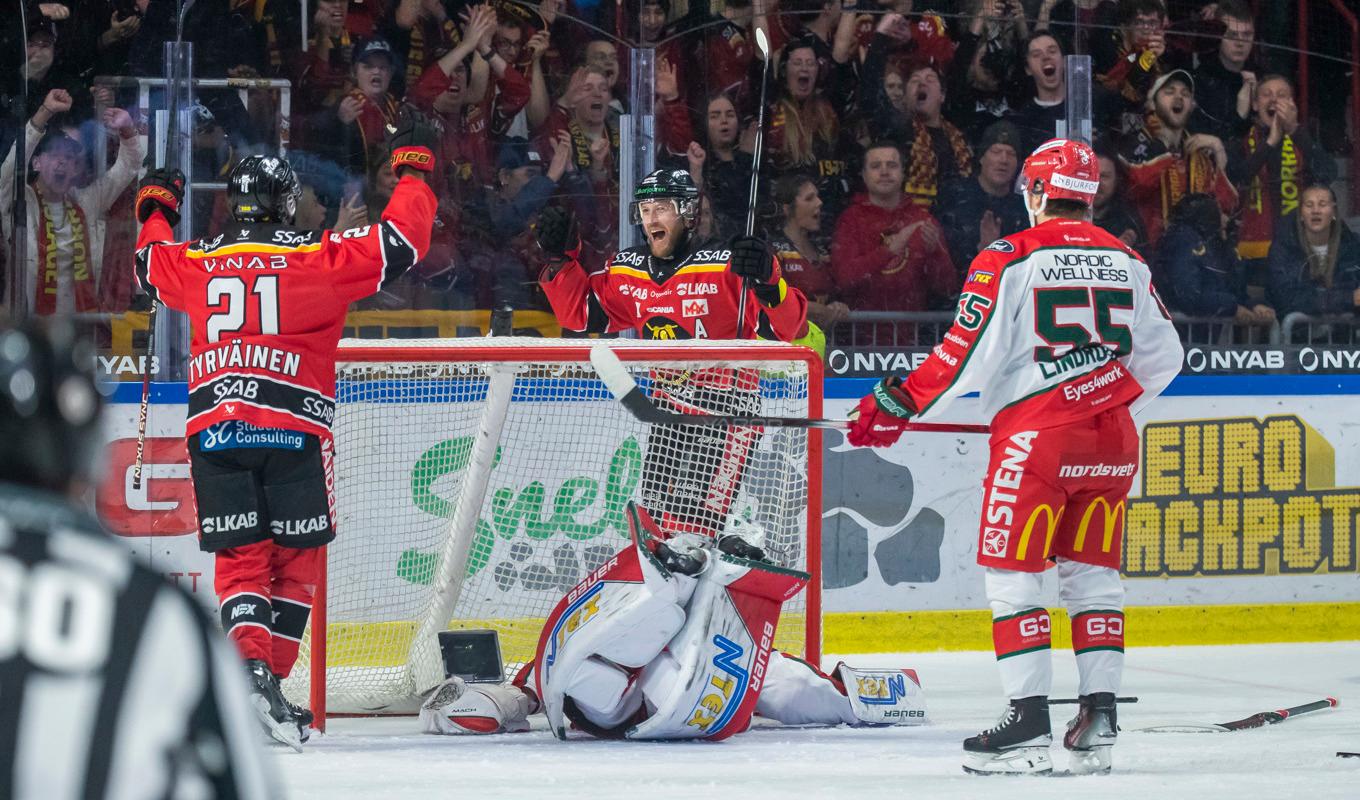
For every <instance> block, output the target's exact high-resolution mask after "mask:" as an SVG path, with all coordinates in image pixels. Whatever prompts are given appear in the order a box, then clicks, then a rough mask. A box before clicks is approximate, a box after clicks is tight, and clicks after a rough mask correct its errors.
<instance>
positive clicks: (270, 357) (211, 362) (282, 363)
mask: <svg viewBox="0 0 1360 800" xmlns="http://www.w3.org/2000/svg"><path fill="white" fill-rule="evenodd" d="M301 365H302V356H300V355H298V354H297V353H293V352H290V351H288V350H282V349H280V348H277V347H270V346H269V345H263V344H252V343H250V342H242V341H241V340H240V339H232V340H231V341H229V342H227V343H225V344H222V345H219V346H217V347H216V348H214V349H212V350H204V351H203V352H202V353H199V354H198V355H196V356H194V357H193V358H191V359H189V382H190V383H195V382H197V381H200V380H203V379H204V378H206V377H208V376H209V375H212V374H213V373H215V372H217V371H218V370H220V369H232V368H242V369H263V370H268V371H269V372H274V373H278V374H280V375H288V376H290V377H297V374H298V368H299V367H300V366H301Z"/></svg>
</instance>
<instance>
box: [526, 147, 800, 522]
mask: <svg viewBox="0 0 1360 800" xmlns="http://www.w3.org/2000/svg"><path fill="white" fill-rule="evenodd" d="M698 214H699V190H698V188H697V187H696V186H695V185H694V182H693V181H692V180H691V179H690V176H689V173H688V172H686V171H684V170H666V169H660V170H656V171H655V172H652V173H651V174H650V175H648V176H647V177H646V178H645V179H643V181H642V182H641V183H640V184H638V187H637V190H636V191H635V192H634V193H633V204H632V219H633V223H634V224H635V225H637V226H639V228H640V229H641V232H642V233H643V235H644V236H645V237H646V240H647V242H646V244H644V245H641V246H638V247H630V248H628V249H626V250H620V251H619V252H617V253H615V254H614V257H613V258H611V259H609V261H608V263H607V264H606V265H605V266H604V268H603V269H601V270H599V271H596V272H592V273H589V274H587V272H586V270H585V268H584V267H583V266H582V265H581V262H580V261H579V260H578V257H579V253H580V237H579V236H578V235H577V233H576V225H575V221H574V219H573V217H572V216H571V215H570V214H569V213H568V212H565V211H562V210H560V209H556V208H550V209H548V210H545V211H544V213H543V215H542V217H541V219H540V221H539V228H538V241H539V245H540V247H541V248H542V250H543V253H544V255H545V256H546V257H547V259H548V263H547V265H546V266H545V268H544V270H543V275H542V277H541V279H540V283H541V284H542V286H543V290H544V292H545V293H547V295H548V300H549V301H550V302H551V303H552V307H553V311H554V313H556V315H557V318H558V320H559V321H560V322H561V323H562V326H563V327H564V328H568V329H570V330H578V331H585V332H591V333H602V332H607V331H620V330H627V329H634V330H636V331H637V332H638V334H639V336H640V337H641V338H643V339H653V340H667V341H669V340H676V339H747V338H751V337H752V336H754V335H756V334H759V335H760V336H763V337H765V338H767V339H779V340H781V341H785V342H787V341H791V340H793V339H794V338H796V337H798V336H800V335H802V334H803V333H804V332H805V331H806V327H807V299H806V298H805V297H804V296H803V294H802V292H800V291H798V290H797V289H795V288H793V287H790V286H789V285H788V284H787V283H785V281H784V278H783V277H782V275H781V274H780V267H779V260H778V259H777V258H775V256H774V254H773V252H772V251H771V249H770V247H769V245H768V244H767V243H766V242H764V241H762V240H760V239H757V238H755V237H750V236H740V237H737V238H735V239H733V240H732V241H731V242H730V243H728V244H726V245H723V244H721V243H719V242H714V241H705V240H701V239H699V238H698V237H697V236H696V234H695V232H694V231H695V226H696V225H697V223H698ZM743 295H745V300H746V302H745V303H744V304H743V302H742V299H743ZM743 308H744V314H745V316H744V318H742V319H738V314H739V313H742V312H741V309H743ZM652 377H653V378H654V384H655V391H656V394H657V397H656V401H657V402H659V403H662V404H663V405H665V406H667V408H668V409H669V410H675V411H683V412H687V413H693V412H698V413H705V412H707V413H718V414H734V413H746V414H753V413H757V411H758V408H759V405H760V392H759V386H758V385H757V383H758V381H759V375H758V374H757V373H756V372H755V371H754V370H735V371H734V370H719V369H708V370H702V371H700V372H697V373H692V372H689V371H684V372H672V373H666V372H658V373H656V374H654V375H653V376H652ZM756 434H757V432H756V431H754V430H752V429H750V428H745V429H723V428H702V427H695V426H675V425H670V426H667V425H661V426H657V427H656V428H654V429H653V430H652V432H651V435H650V436H649V440H648V447H647V457H646V459H645V461H644V465H643V476H642V499H643V503H644V505H646V506H647V507H648V509H649V510H651V511H652V512H653V513H655V514H656V515H657V521H658V523H659V524H660V525H661V527H662V528H663V529H665V530H666V531H668V532H672V533H674V532H694V533H702V534H705V535H708V536H717V535H719V534H721V533H722V526H723V524H724V521H725V519H726V517H727V512H728V510H729V508H730V506H731V502H732V499H733V497H734V496H735V494H736V491H737V487H738V485H739V483H740V480H741V472H742V468H743V466H744V464H745V461H746V456H747V454H748V453H749V451H750V449H751V447H752V446H753V445H754V443H755V442H754V439H755V436H756ZM724 467H726V468H728V469H730V471H731V472H730V474H731V475H733V476H734V478H735V479H734V480H731V481H718V480H715V476H716V475H717V474H718V472H719V470H720V469H721V468H724Z"/></svg>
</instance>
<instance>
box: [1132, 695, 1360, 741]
mask: <svg viewBox="0 0 1360 800" xmlns="http://www.w3.org/2000/svg"><path fill="white" fill-rule="evenodd" d="M1338 703H1339V701H1338V700H1337V699H1336V698H1335V697H1327V698H1324V699H1322V700H1314V701H1313V702H1311V703H1304V704H1303V705H1300V706H1293V707H1292V708H1281V709H1279V710H1276V711H1262V712H1261V713H1259V714H1252V715H1251V716H1249V717H1243V718H1242V719H1235V720H1233V721H1232V722H1218V723H1213V724H1210V725H1154V726H1153V727H1151V728H1135V729H1134V730H1135V731H1137V732H1139V733H1223V732H1225V731H1245V730H1249V729H1251V728H1264V727H1265V726H1267V725H1276V724H1278V723H1281V722H1284V721H1285V720H1287V719H1293V718H1294V717H1297V716H1299V715H1301V714H1310V713H1312V712H1314V711H1322V710H1324V709H1328V708H1336V706H1337V705H1338Z"/></svg>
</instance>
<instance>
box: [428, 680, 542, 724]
mask: <svg viewBox="0 0 1360 800" xmlns="http://www.w3.org/2000/svg"><path fill="white" fill-rule="evenodd" d="M532 702H533V701H532V700H530V699H529V696H528V695H526V694H525V693H524V692H523V691H522V690H520V689H519V688H518V687H515V686H507V685H505V684H501V683H471V684H470V683H466V682H464V681H463V679H462V678H448V679H446V680H445V681H444V682H443V683H441V684H439V685H438V686H436V687H435V688H434V691H433V692H431V693H430V696H429V698H428V699H426V701H425V702H424V703H423V704H422V705H421V706H420V726H421V729H422V730H423V731H424V732H425V733H439V734H468V733H470V734H477V733H518V732H521V731H527V730H529V714H530V713H532V709H531V707H530V706H531V704H532Z"/></svg>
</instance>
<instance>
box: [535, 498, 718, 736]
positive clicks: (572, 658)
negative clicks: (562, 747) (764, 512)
mask: <svg viewBox="0 0 1360 800" xmlns="http://www.w3.org/2000/svg"><path fill="white" fill-rule="evenodd" d="M629 511H630V518H629V528H630V530H631V532H632V534H633V544H632V546H630V547H628V548H625V549H624V550H622V551H621V552H620V553H619V554H618V555H617V556H615V557H614V558H612V559H610V561H609V562H608V563H606V564H605V565H604V566H602V567H600V568H599V569H597V570H596V571H595V572H593V573H591V574H590V575H589V576H587V577H586V579H585V580H584V581H582V582H581V583H580V584H579V585H578V586H577V587H576V588H574V589H572V590H571V592H569V593H568V594H567V596H566V597H564V598H562V600H561V601H559V602H558V604H557V606H556V607H554V608H553V611H552V613H551V614H549V616H548V620H547V622H546V623H545V625H544V627H543V633H542V634H541V635H540V636H539V642H538V651H537V654H536V657H535V659H534V664H535V670H534V681H535V686H534V690H535V693H536V694H537V695H538V697H539V698H540V699H541V701H542V703H543V706H544V711H545V712H546V713H547V715H548V723H549V726H550V727H551V729H552V731H553V733H554V734H555V735H556V736H558V738H565V736H566V719H565V717H564V713H563V712H564V700H565V699H566V698H567V697H568V696H569V691H570V689H571V688H572V687H573V686H574V685H576V683H577V672H578V671H579V670H581V669H582V668H583V665H584V664H585V662H586V661H588V660H590V659H593V658H600V659H604V660H605V661H608V662H611V663H613V664H615V665H618V666H620V667H624V668H640V667H642V666H644V665H646V664H647V663H648V662H650V661H651V660H652V659H654V658H656V656H657V654H658V653H660V652H661V651H662V649H663V648H665V647H666V645H667V643H668V642H669V641H670V640H671V638H672V637H673V636H674V635H675V633H676V631H678V630H680V627H681V625H683V624H684V621H685V611H684V609H683V608H682V606H681V604H680V602H681V601H680V599H679V598H680V597H681V596H682V595H684V594H686V593H687V591H688V585H687V584H692V582H693V580H694V579H693V578H690V577H687V576H683V575H675V574H672V573H671V572H670V571H669V570H667V569H666V568H665V567H664V566H662V564H661V562H660V561H658V560H657V558H656V556H655V555H653V553H652V551H651V549H650V548H651V547H654V546H655V541H654V539H653V537H652V536H651V535H650V534H649V533H648V532H647V531H648V530H649V529H651V528H647V529H644V527H643V526H644V521H643V520H642V518H641V517H639V516H638V514H637V510H636V508H635V507H634V506H632V505H631V504H630V506H629ZM645 522H646V524H647V525H650V520H646V521H645ZM585 704H586V705H591V703H590V702H589V701H586V703H585ZM580 706H581V704H580V703H578V704H577V707H578V710H580Z"/></svg>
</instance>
